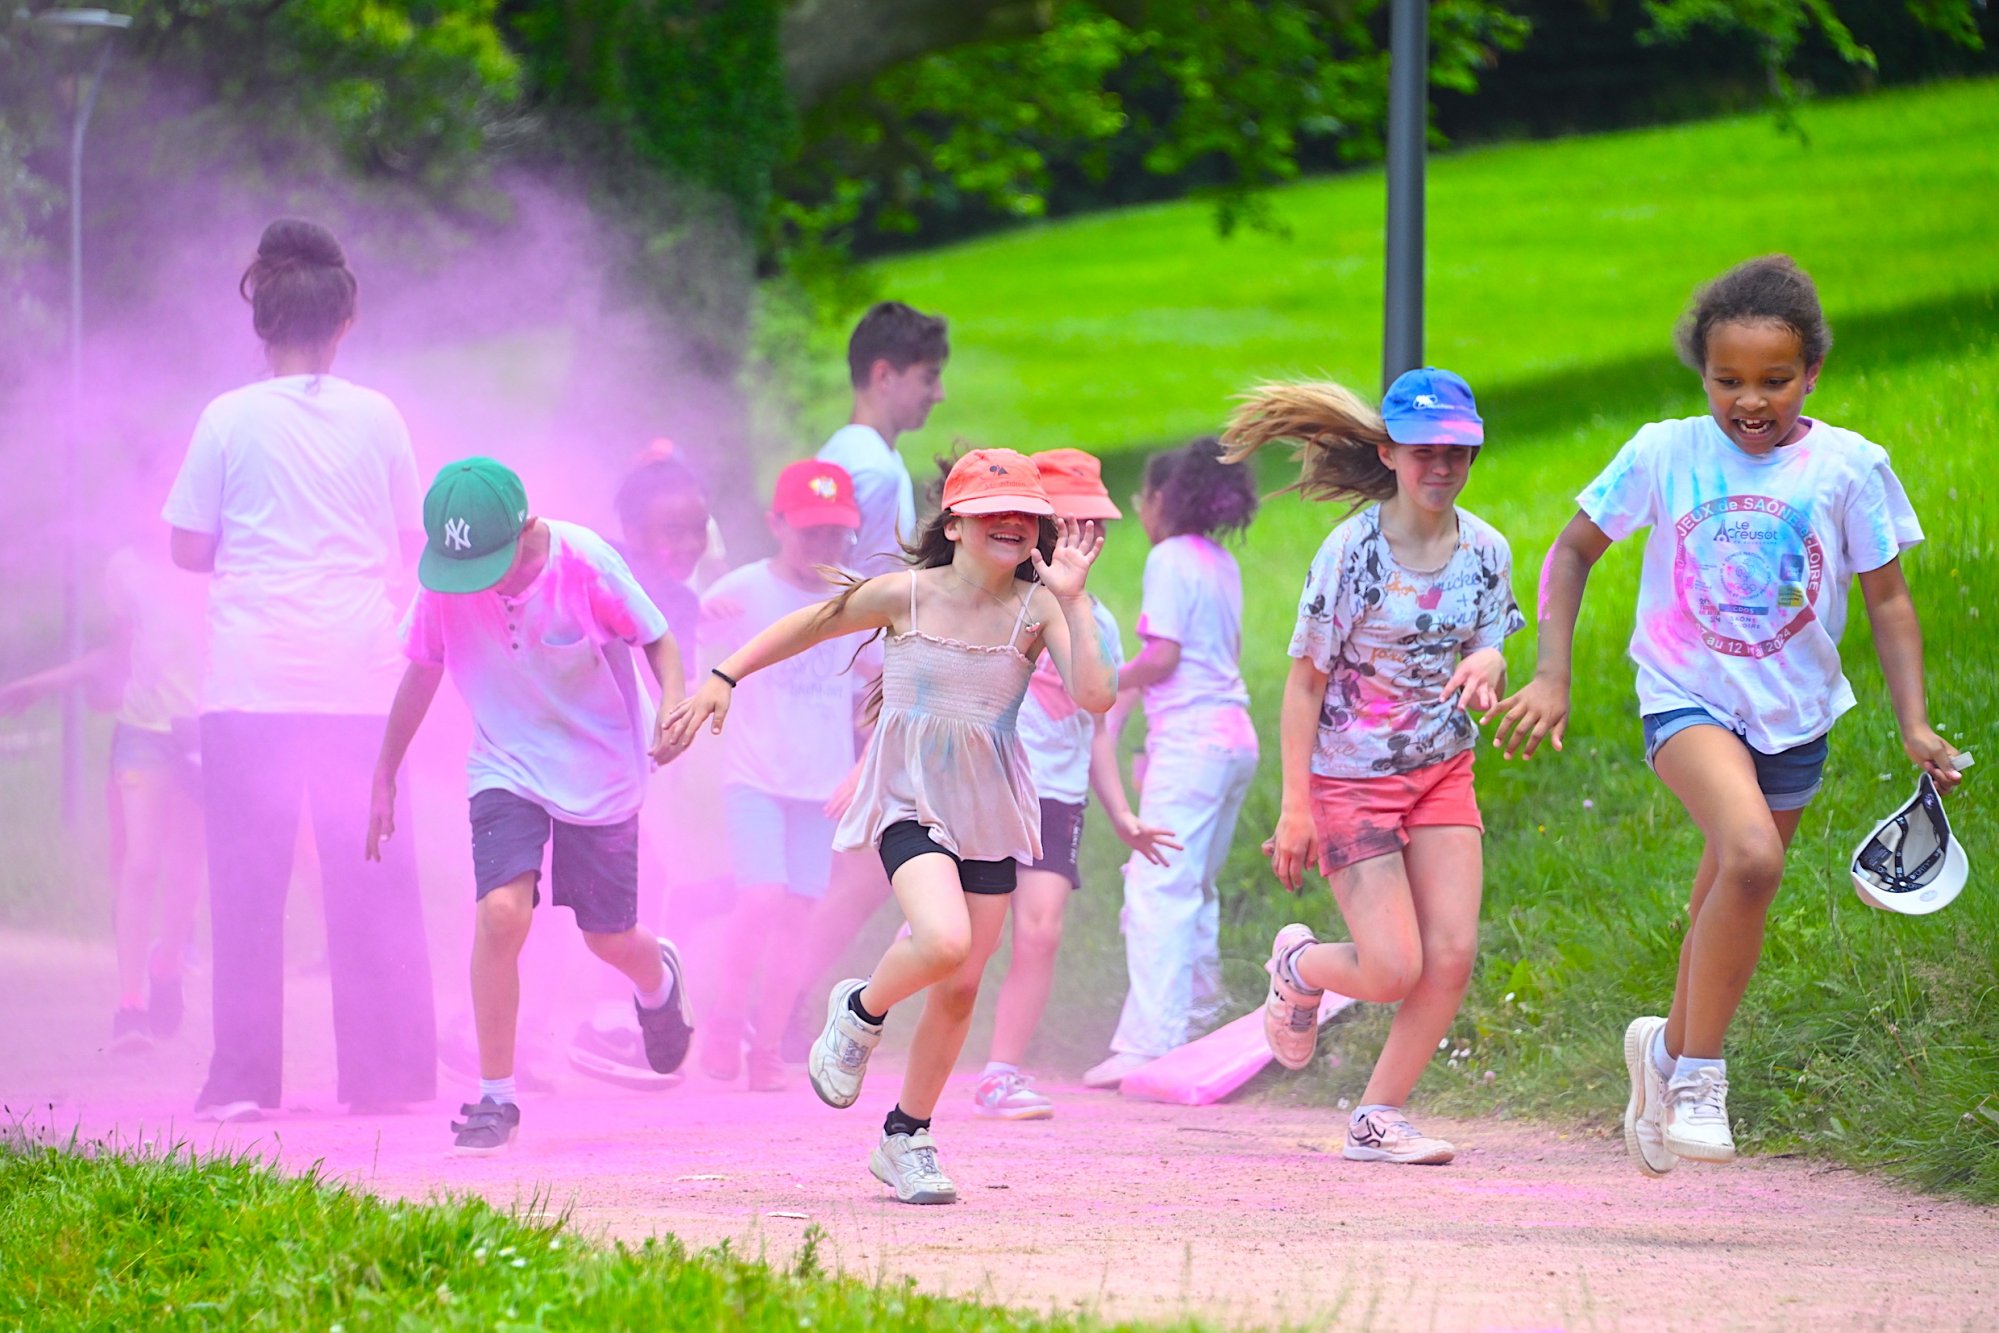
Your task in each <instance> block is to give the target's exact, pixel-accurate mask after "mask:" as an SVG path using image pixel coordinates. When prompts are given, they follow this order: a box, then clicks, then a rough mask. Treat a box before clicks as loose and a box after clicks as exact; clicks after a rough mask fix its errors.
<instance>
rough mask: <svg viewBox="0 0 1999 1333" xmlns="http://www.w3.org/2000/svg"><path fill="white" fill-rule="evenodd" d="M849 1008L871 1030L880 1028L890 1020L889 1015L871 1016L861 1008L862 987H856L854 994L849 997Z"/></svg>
mask: <svg viewBox="0 0 1999 1333" xmlns="http://www.w3.org/2000/svg"><path fill="white" fill-rule="evenodd" d="M847 1008H849V1009H851V1010H853V1011H854V1017H855V1018H858V1019H860V1020H861V1021H862V1022H863V1023H866V1024H867V1025H868V1026H869V1027H871V1028H878V1027H880V1026H881V1025H882V1024H883V1023H884V1022H886V1021H887V1019H888V1015H887V1014H871V1013H869V1012H868V1011H867V1010H865V1009H863V1008H861V988H860V987H855V989H854V993H853V994H852V995H849V996H848V997H847Z"/></svg>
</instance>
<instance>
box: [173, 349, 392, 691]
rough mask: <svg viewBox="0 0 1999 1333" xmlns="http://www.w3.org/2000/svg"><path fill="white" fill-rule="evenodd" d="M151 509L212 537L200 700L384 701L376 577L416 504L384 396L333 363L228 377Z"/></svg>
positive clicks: (388, 643) (379, 579)
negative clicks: (240, 379) (297, 371)
mask: <svg viewBox="0 0 1999 1333" xmlns="http://www.w3.org/2000/svg"><path fill="white" fill-rule="evenodd" d="M161 517H163V518H164V519H166V521H167V522H168V523H171V524H172V525H173V526H174V527H176V528H182V529H185V530H186V531H188V532H199V533H206V534H209V535H211V536H214V537H215V538H216V539H217V545H216V550H215V574H214V577H213V578H212V579H211V580H210V582H209V591H208V664H207V669H206V673H205V676H204V679H203V682H202V692H201V707H202V711H203V712H209V713H218V712H249V713H360V714H371V715H379V714H384V713H387V712H388V711H389V701H390V700H391V699H392V698H393V697H394V695H395V690H396V682H397V680H398V679H399V678H400V676H401V674H402V668H401V666H400V663H399V660H398V656H397V653H396V611H395V607H394V606H393V605H392V604H391V603H390V601H389V584H390V582H391V581H392V580H393V579H394V578H395V577H396V575H397V572H398V571H399V570H400V569H401V568H402V564H403V561H402V554H401V549H400V545H399V534H401V533H405V532H408V533H421V532H422V531H423V511H422V496H421V493H420V489H419V487H418V485H417V474H416V456H415V454H414V453H412V452H411V450H410V437H409V430H408V428H407V427H406V426H404V425H403V419H402V416H401V415H400V414H399V413H397V411H396V409H395V405H394V404H392V403H391V402H390V401H389V400H388V399H387V398H385V397H383V396H382V395H381V394H379V393H376V392H375V391H374V390H372V389H364V388H361V387H360V386H359V385H355V384H349V383H348V382H347V381H346V380H343V379H339V378H337V377H336V376H333V375H285V376H281V377H279V378H276V379H269V380H262V381H259V382H258V383H256V384H250V385H246V386H244V387H243V388H240V389H232V390H231V391H230V392H228V393H225V394H223V395H222V396H221V397H220V398H217V399H216V400H215V401H214V402H212V403H210V404H209V405H208V406H207V408H206V409H204V410H203V411H202V414H201V419H200V420H199V421H198V422H196V423H195V427H194V438H193V439H192V440H191V441H189V443H188V446H187V458H186V460H185V461H184V462H182V464H181V469H180V475H179V476H178V477H176V478H175V480H174V485H173V490H172V492H171V493H169V495H168V496H167V503H166V507H165V509H163V510H162V511H161Z"/></svg>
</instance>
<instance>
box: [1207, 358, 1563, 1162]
mask: <svg viewBox="0 0 1999 1333" xmlns="http://www.w3.org/2000/svg"><path fill="white" fill-rule="evenodd" d="M1223 438H1224V439H1225V440H1227V441H1228V443H1229V445H1230V446H1231V449H1232V456H1234V457H1237V458H1244V457H1247V456H1248V455H1249V454H1251V453H1253V452H1254V451H1255V450H1257V449H1258V448H1260V447H1262V446H1263V445H1265V444H1268V443H1270V442H1272V441H1274V440H1288V441H1291V442H1294V443H1295V444H1296V445H1298V446H1299V449H1300V452H1301V454H1302V456H1303V463H1304V469H1303V474H1302V475H1301V476H1300V478H1299V480H1298V482H1297V483H1296V485H1295V486H1294V487H1293V489H1294V490H1297V491H1299V492H1300V493H1301V494H1303V495H1304V496H1305V497H1306V498H1307V499H1311V500H1331V501H1343V502H1345V503H1346V504H1347V505H1348V506H1349V507H1350V508H1352V507H1354V506H1359V505H1364V506H1365V507H1363V508H1359V509H1357V510H1355V511H1354V512H1351V513H1350V514H1349V516H1348V517H1347V518H1346V519H1345V520H1343V521H1342V522H1341V523H1340V524H1339V525H1338V526H1336V527H1335V528H1334V529H1333V531H1332V533H1331V534H1330V535H1329V536H1328V537H1327V538H1326V540H1325V542H1324V543H1323V544H1322V545H1321V546H1320V547H1319V553H1318V555H1317V556H1315V557H1314V558H1313V560H1312V572H1311V573H1310V574H1309V575H1308V576H1307V577H1306V580H1305V592H1304V595H1303V596H1302V597H1301V598H1300V599H1299V602H1298V624H1297V628H1296V629H1295V630H1294V631H1293V632H1292V635H1291V658H1292V661H1291V674H1290V677H1289V678H1288V679H1287V680H1286V681H1285V685H1284V707H1283V711H1282V714H1281V721H1280V723H1279V728H1280V740H1281V749H1282V752H1283V756H1284V790H1283V799H1282V804H1281V806H1280V810H1281V813H1280V814H1279V816H1278V821H1277V830H1276V832H1275V833H1274V834H1272V835H1271V839H1270V842H1269V843H1268V844H1266V848H1265V850H1266V851H1267V852H1268V853H1269V855H1270V861H1271V868H1272V869H1273V870H1274V871H1275V872H1276V874H1277V878H1278V880H1279V881H1280V882H1282V883H1283V885H1284V887H1285V888H1287V889H1289V890H1291V891H1292V892H1293V893H1296V892H1297V891H1298V889H1299V887H1300V886H1301V885H1302V884H1303V882H1304V877H1305V871H1306V868H1307V867H1309V866H1313V865H1316V866H1317V867H1318V869H1319V872H1320V873H1321V874H1323V875H1324V876H1325V877H1326V878H1327V879H1328V880H1329V881H1330V882H1331V884H1332V890H1333V898H1334V901H1336V902H1337V903H1338V904H1339V908H1340V915H1341V917H1342V918H1344V919H1345V921H1346V925H1347V932H1348V934H1349V935H1350V936H1351V937H1352V940H1351V942H1350V943H1338V944H1334V943H1327V944H1321V943H1320V942H1319V941H1318V940H1316V939H1315V938H1314V937H1313V935H1312V932H1311V930H1310V928H1309V927H1306V926H1303V925H1298V924H1293V925H1289V926H1286V927H1284V929H1283V930H1280V931H1279V932H1278V933H1277V938H1276V940H1275V941H1274V942H1273V943H1272V945H1271V949H1270V973H1271V981H1270V996H1269V999H1268V1000H1267V1001H1266V1002H1265V1004H1264V1009H1263V1032H1264V1037H1265V1039H1266V1040H1268V1041H1269V1043H1270V1050H1271V1053H1272V1054H1273V1055H1275V1056H1276V1057H1277V1061H1278V1063H1280V1064H1282V1065H1283V1066H1284V1067H1285V1068H1287V1069H1303V1068H1304V1067H1305V1066H1306V1065H1308V1064H1310V1063H1311V1060H1312V1052H1313V1050H1314V1048H1315V1047H1316V1045H1317V1044H1318V1039H1319V999H1320V996H1321V995H1323V994H1324V992H1325V991H1327V990H1329V989H1330V990H1333V991H1336V992H1338V993H1339V994H1341V995H1349V996H1352V997H1353V998H1355V999H1359V1000H1368V1001H1371V1002H1373V1003H1376V1004H1397V1003H1398V1002H1399V1006H1398V1008H1397V1009H1396V1011H1395V1019H1394V1021H1393V1022H1392V1023H1391V1024H1390V1025H1389V1029H1388V1040H1387V1041H1386V1042H1385V1043H1383V1045H1382V1048H1381V1055H1380V1057H1379V1058H1378V1059H1377V1060H1376V1061H1375V1066H1374V1072H1373V1073H1372V1074H1371V1075H1369V1077H1368V1082H1367V1088H1366V1090H1365V1091H1364V1092H1363V1093H1362V1094H1361V1104H1360V1105H1359V1106H1356V1107H1355V1108H1354V1111H1353V1116H1352V1118H1351V1119H1350V1120H1349V1122H1348V1125H1347V1138H1346V1147H1345V1149H1344V1150H1343V1153H1342V1155H1343V1156H1345V1157H1346V1158H1347V1159H1348V1160H1350V1161H1356V1162H1401V1163H1419V1164H1438V1163H1443V1162H1448V1161H1450V1160H1451V1158H1452V1156H1453V1155H1454V1153H1455V1151H1456V1150H1455V1149H1454V1148H1452V1146H1451V1145H1450V1144H1448V1143H1446V1142H1444V1141H1443V1140H1442V1139H1438V1138H1432V1137H1430V1136H1429V1135H1426V1134H1424V1133H1422V1132H1421V1131H1420V1130H1418V1129H1416V1128H1415V1127H1414V1126H1413V1125H1411V1124H1410V1123H1409V1119H1408V1117H1407V1116H1406V1115H1405V1114H1404V1113H1403V1109H1402V1108H1403V1103H1404V1102H1405V1101H1407V1100H1408V1097H1409V1094H1410V1092H1411V1091H1413V1090H1414V1089H1415V1086H1416V1080H1417V1079H1418V1078H1420V1077H1421V1076H1422V1073H1423V1070H1424V1068H1425V1067H1427V1066H1428V1064H1429V1063H1430V1060H1431V1057H1432V1056H1434V1055H1435V1054H1436V1051H1437V1043H1438V1042H1439V1041H1440V1040H1441V1039H1442V1038H1443V1036H1444V1035H1445V1033H1447V1032H1449V1031H1450V1026H1451V1021H1452V1020H1453V1019H1454V1018H1456V1017H1457V1012H1458V1006H1459V1005H1460V1004H1462V1003H1463V1001H1464V995H1465V987H1466V985H1467V984H1468V983H1469V982H1470V980H1471V972H1472V961H1473V958H1474V955H1475V954H1476V951H1477V945H1478V908H1479V897H1480V894H1481V892H1482V889H1483V882H1484V868H1483V859H1482V858H1483V849H1482V848H1481V846H1480V838H1481V836H1482V834H1483V832H1484V824H1483V823H1482V822H1481V821H1480V819H1479V812H1478V801H1477V799H1476V798H1475V797H1474V795H1473V793H1472V754H1473V750H1474V747H1475V746H1476V744H1477V741H1478V731H1477V728H1476V727H1474V726H1473V725H1472V720H1471V716H1470V714H1471V713H1473V712H1477V711H1483V710H1485V709H1488V708H1490V707H1492V706H1493V704H1494V703H1495V702H1497V700H1498V699H1499V695H1500V692H1501V691H1502V690H1503V689H1504V688H1505V683H1506V659H1505V657H1504V656H1503V655H1502V654H1501V652H1500V645H1501V644H1503V643H1504V642H1505V640H1506V636H1507V635H1509V634H1512V633H1514V632H1515V631H1516V630H1519V629H1520V628H1522V627H1523V626H1524V625H1525V624H1526V621H1525V619H1524V618H1523V617H1522V616H1521V614H1520V608H1519V606H1518V605H1517V604H1516V603H1515V602H1514V599H1513V588H1512V583H1511V579H1512V572H1513V555H1512V551H1511V550H1510V549H1509V548H1508V546H1507V544H1506V539H1505V538H1504V537H1502V536H1501V535H1500V534H1499V532H1498V531H1497V530H1496V529H1495V528H1493V527H1492V526H1491V525H1490V524H1488V523H1486V522H1485V521H1484V520H1482V519H1480V518H1479V517H1478V516H1477V515H1475V514H1472V513H1471V512H1470V511H1468V510H1465V509H1460V508H1459V507H1458V503H1457V500H1458V494H1459V493H1460V492H1461V491H1463V490H1464V487H1465V481H1466V480H1467V478H1468V477H1469V475H1470V473H1471V466H1472V464H1473V463H1474V462H1475V461H1476V460H1477V458H1478V453H1479V449H1480V447H1481V446H1482V445H1483V444H1484V442H1485V426H1484V423H1483V422H1482V421H1481V419H1480V417H1479V415H1478V406H1477V404H1476V403H1475V402H1474V401H1473V398H1472V392H1471V388H1470V386H1468V385H1467V384H1466V383H1465V382H1464V381H1463V380H1462V379H1460V378H1459V377H1458V376H1456V375H1454V374H1452V373H1451V372H1450V371H1448V370H1436V369H1429V368H1425V369H1422V370H1412V371H1409V372H1407V373H1406V374H1403V375H1401V376H1398V377H1397V378H1396V380H1395V382H1394V383H1393V384H1392V385H1390V386H1389V389H1388V393H1387V395H1386V396H1385V397H1384V398H1383V400H1382V405H1381V412H1380V414H1379V415H1377V414H1376V413H1375V411H1374V409H1373V408H1371V407H1369V406H1368V405H1367V404H1366V403H1365V402H1364V401H1362V400H1361V399H1360V398H1359V397H1358V396H1357V395H1355V394H1353V393H1351V392H1349V391H1348V390H1346V389H1343V388H1341V387H1340V386H1339V385H1337V384H1273V385H1265V386H1263V387H1262V388H1259V389H1257V390H1255V391H1254V392H1252V393H1251V394H1250V395H1249V396H1248V398H1247V400H1246V401H1245V402H1244V403H1243V404H1242V406H1241V407H1239V408H1237V410H1236V412H1235V414H1234V416H1233V418H1232V419H1231V421H1230V423H1229V429H1228V433H1227V435H1225V436H1224V437H1223ZM1370 502H1371V503H1370Z"/></svg>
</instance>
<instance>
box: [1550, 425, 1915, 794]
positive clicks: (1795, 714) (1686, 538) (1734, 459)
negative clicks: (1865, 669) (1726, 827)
mask: <svg viewBox="0 0 1999 1333" xmlns="http://www.w3.org/2000/svg"><path fill="white" fill-rule="evenodd" d="M1576 503H1577V504H1578V505H1580V506H1581V508H1582V511H1583V513H1585V514H1587V515H1588V516H1589V519H1590V521H1591V522H1592V523H1595V524H1596V525H1597V527H1599V528H1601V529H1602V530H1603V533H1604V535H1605V536H1606V537H1609V538H1610V539H1611V540H1612V541H1621V540H1622V539H1624V538H1625V537H1628V536H1630V535H1631V534H1632V533H1634V532H1637V531H1639V530H1640V529H1641V528H1650V529H1651V530H1652V531H1651V535H1650V536H1649V537H1648V538H1647V539H1646V541H1645V564H1644V569H1643V572H1642V573H1641V575H1640V577H1639V583H1638V615H1637V624H1636V627H1635V628H1634V630H1633V632H1632V635H1631V656H1632V659H1633V660H1634V661H1635V662H1636V663H1637V664H1638V708H1639V712H1640V713H1644V714H1651V713H1663V712H1668V711H1670V710H1672V709H1676V708H1704V709H1706V710H1708V711H1709V712H1711V713H1713V714H1714V715H1716V716H1717V717H1718V718H1720V719H1721V720H1723V721H1726V722H1730V723H1732V724H1733V725H1734V727H1735V728H1736V730H1737V731H1738V732H1739V733H1740V734H1741V736H1742V738H1743V739H1744V740H1745V741H1747V742H1748V743H1749V745H1750V746H1751V747H1753V748H1754V749H1757V750H1759V751H1761V752H1763V753H1764V754H1777V753H1780V752H1781V751H1784V750H1788V749H1792V748H1793V747H1795V746H1799V745H1803V744H1804V743H1806V742H1807V741H1812V740H1816V739H1818V738H1819V737H1820V736H1823V735H1824V734H1825V733H1826V732H1827V731H1828V730H1829V729H1830V728H1831V727H1832V724H1833V722H1834V720H1836V719H1837V718H1838V717H1839V715H1840V714H1841V713H1844V712H1845V711H1846V710H1847V709H1849V708H1851V707H1853V703H1854V699H1853V687H1852V686H1851V685H1849V684H1848V683H1847V680H1846V675H1845V673H1844V671H1843V670H1842V669H1841V667H1840V662H1839V637H1840V634H1841V632H1842V631H1843V630H1844V629H1845V628H1846V602H1847V594H1848V591H1849V589H1850V586H1851V584H1852V582H1853V578H1854V576H1855V575H1856V574H1864V573H1866V572H1868V571H1869V570H1873V569H1878V568H1880V567H1881V566H1883V565H1885V564H1887V563H1888V562H1889V561H1891V560H1893V559H1895V558H1896V557H1897V556H1898V555H1900V554H1901V553H1902V552H1903V551H1904V550H1906V549H1907V548H1909V547H1911V546H1914V545H1915V544H1916V543H1918V542H1920V541H1921V540H1922V539H1923V530H1922V525H1921V524H1919V523H1918V522H1917V521H1916V514H1915V511H1914V510H1913V509H1912V508H1911V507H1910V505H1909V499H1908V496H1907V495H1906V494H1905V493H1904V492H1903V490H1902V483H1901V481H1900V480H1899V479H1898V478H1897V477H1896V476H1895V473H1894V471H1893V470H1892V469H1891V468H1890V467H1889V466H1888V452H1887V450H1885V449H1883V448H1881V446H1879V445H1877V444H1874V443H1872V442H1870V441H1868V440H1867V439H1865V438H1863V437H1861V436H1859V435H1856V434H1854V433H1853V432H1852V431H1850V430H1841V429H1840V428H1839V427H1837V426H1829V425H1827V424H1826V423H1825V422H1823V421H1815V422H1812V423H1811V426H1810V429H1809V430H1808V431H1807V432H1806V433H1805V436H1804V438H1803V439H1801V440H1799V441H1798V442H1797V443H1795V444H1789V445H1785V446H1783V447H1782V448H1779V449H1773V450H1771V451H1770V452H1768V453H1765V454H1750V453H1745V452H1744V451H1743V450H1742V449H1740V448H1738V447H1737V446H1736V444H1735V443H1734V442H1733V441H1732V440H1730V439H1729V438H1728V436H1726V435H1724V434H1723V433H1722V430H1721V427H1720V426H1718V425H1716V424H1715V421H1714V418H1713V417H1710V416H1698V417H1686V418H1683V419H1681V420H1678V421H1657V422H1653V423H1652V424H1651V425H1649V426H1646V427H1645V428H1643V429H1642V430H1640V431H1639V432H1638V433H1637V434H1636V435H1634V436H1632V438H1631V440H1630V442H1629V443H1627V444H1626V445H1625V446H1624V447H1623V448H1622V449H1621V450H1619V451H1618V454H1617V457H1616V458H1615V459H1613V460H1612V461H1611V464H1610V466H1609V467H1607V468H1605V469H1604V470H1603V473H1602V474H1601V475H1600V476H1598V477H1597V479H1596V480H1595V481H1593V482H1591V483H1590V484H1589V486H1588V487H1587V488H1586V489H1584V491H1583V492H1582V494H1581V495H1579V496H1577V497H1576Z"/></svg>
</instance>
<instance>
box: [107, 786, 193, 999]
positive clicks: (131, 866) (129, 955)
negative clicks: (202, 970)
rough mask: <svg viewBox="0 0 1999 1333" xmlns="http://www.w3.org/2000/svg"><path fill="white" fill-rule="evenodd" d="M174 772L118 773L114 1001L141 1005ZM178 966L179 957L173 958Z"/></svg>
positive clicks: (165, 847) (164, 862)
mask: <svg viewBox="0 0 1999 1333" xmlns="http://www.w3.org/2000/svg"><path fill="white" fill-rule="evenodd" d="M172 783H173V775H172V774H171V773H169V772H166V771H164V770H161V769H148V768H128V769H125V770H123V771H122V772H120V773H119V774H118V795H119V799H120V802H121V804H122V805H123V807H124V817H125V854H124V857H123V860H122V862H121V863H120V865H119V867H118V908H117V913H116V917H115V920H116V934H117V944H118V1003H119V1005H120V1007H123V1008H132V1009H143V1008H145V1007H146V951H147V949H148V948H149V947H150V946H151V944H152V940H153V895H154V893H155V892H156V891H157V890H158V887H159V883H160V876H161V874H162V872H163V871H164V869H165V867H166V861H167V840H168V837H169V835H170V830H169V827H168V812H167V802H168V796H169V788H170V786H171V785H172ZM175 967H176V970H178V967H179V962H178V960H176V962H175Z"/></svg>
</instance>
